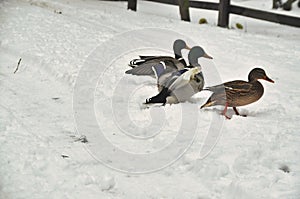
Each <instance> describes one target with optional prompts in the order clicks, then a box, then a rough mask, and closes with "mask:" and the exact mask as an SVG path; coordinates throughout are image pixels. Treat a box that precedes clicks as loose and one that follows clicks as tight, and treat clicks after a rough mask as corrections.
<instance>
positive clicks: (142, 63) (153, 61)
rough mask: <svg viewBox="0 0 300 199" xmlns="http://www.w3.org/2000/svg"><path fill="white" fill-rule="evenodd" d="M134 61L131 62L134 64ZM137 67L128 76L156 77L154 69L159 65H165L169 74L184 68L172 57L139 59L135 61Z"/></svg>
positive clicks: (129, 71) (128, 72) (128, 71)
mask: <svg viewBox="0 0 300 199" xmlns="http://www.w3.org/2000/svg"><path fill="white" fill-rule="evenodd" d="M133 61H134V60H132V61H131V62H133ZM134 62H135V64H136V66H135V67H134V68H132V69H130V70H127V71H126V72H125V73H126V74H132V75H148V76H154V75H155V74H154V72H153V69H152V67H153V66H156V65H158V64H164V65H165V70H166V71H168V72H171V71H175V70H178V67H179V68H180V67H182V65H183V64H182V63H181V62H180V61H178V60H177V59H175V58H172V57H159V58H157V57H155V58H147V59H143V60H141V59H139V60H135V61H134Z"/></svg>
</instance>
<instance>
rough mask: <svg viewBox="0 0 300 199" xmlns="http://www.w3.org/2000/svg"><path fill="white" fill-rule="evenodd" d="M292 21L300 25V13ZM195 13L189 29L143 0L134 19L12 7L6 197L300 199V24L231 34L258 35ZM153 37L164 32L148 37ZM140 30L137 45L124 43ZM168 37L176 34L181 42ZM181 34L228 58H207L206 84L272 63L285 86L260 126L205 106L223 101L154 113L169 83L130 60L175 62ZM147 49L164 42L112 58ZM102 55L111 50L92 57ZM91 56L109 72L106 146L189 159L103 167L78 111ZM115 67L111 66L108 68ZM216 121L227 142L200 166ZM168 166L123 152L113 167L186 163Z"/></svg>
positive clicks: (94, 7)
mask: <svg viewBox="0 0 300 199" xmlns="http://www.w3.org/2000/svg"><path fill="white" fill-rule="evenodd" d="M233 3H236V4H238V5H247V6H250V7H254V5H257V4H259V6H260V7H261V8H262V9H266V10H269V11H271V0H268V1H258V0H253V1H233ZM276 12H280V13H286V12H284V11H276ZM292 15H297V16H299V8H297V7H296V6H295V5H294V7H293V11H292ZM191 17H192V22H191V23H187V22H182V21H180V20H179V16H178V8H177V7H174V6H169V5H161V4H156V3H151V2H144V1H138V11H137V12H132V11H128V10H127V3H126V2H106V1H93V0H72V1H68V0H52V1H50V0H9V1H8V0H2V1H0V19H1V23H0V26H1V29H0V31H1V32H0V60H1V62H0V93H1V98H0V134H1V136H0V146H1V147H0V179H1V180H0V198H1V199H2V198H3V199H21V198H22V199H23V198H64V199H65V198H72V199H74V198H122V199H123V198H128V199H129V198H130V199H131V198H178V199H179V198H180V199H181V198H188V199H190V198H194V199H200V198H201V199H208V198H222V199H223V198H226V199H234V198H238V199H241V198H243V199H248V198H249V199H253V198H265V199H270V198H274V199H275V198H287V199H297V198H299V196H300V164H299V162H300V150H299V149H300V146H299V143H300V136H299V123H298V122H299V120H300V116H299V113H300V88H299V84H298V83H297V82H298V78H299V75H300V67H299V62H300V37H299V35H300V29H299V28H293V27H289V26H284V25H279V24H274V23H269V22H264V21H260V20H255V19H249V18H245V17H240V16H232V17H231V24H230V27H235V24H236V23H241V24H242V25H243V26H244V29H242V30H238V29H223V28H219V27H216V25H215V24H216V17H217V12H213V11H206V10H197V9H191ZM201 17H205V18H207V19H208V24H207V25H199V24H198V21H199V19H200V18H201ZM145 28H152V29H151V30H149V29H148V30H149V32H148V33H147V34H134V32H135V30H136V29H139V30H145ZM155 30H162V31H161V32H160V31H155ZM128 31H129V32H130V31H132V32H133V34H134V37H132V38H131V39H128V38H127V37H124V38H123V39H122V37H120V36H122V35H123V34H124V33H125V32H128ZM168 31H172V32H174V35H170V36H169V37H168V36H167V35H166V33H168ZM125 35H126V34H125ZM129 35H130V34H129ZM178 35H184V36H186V40H187V43H188V44H189V43H190V44H189V45H191V46H193V45H201V46H202V47H203V48H204V49H205V50H206V52H207V53H208V54H210V55H212V56H213V57H214V59H213V60H205V59H203V58H201V59H199V62H200V64H201V66H202V70H203V73H204V77H205V79H206V86H211V85H214V84H217V83H220V82H219V81H220V80H222V81H229V80H235V79H244V80H246V79H247V75H248V72H249V71H250V70H251V69H252V68H254V67H262V68H264V69H265V70H266V72H267V74H268V76H269V77H271V78H272V79H273V80H274V81H275V84H271V83H269V82H262V83H263V85H264V88H265V93H264V96H263V97H262V98H261V99H260V100H259V101H258V102H256V103H253V104H251V105H248V106H245V107H241V108H239V110H240V112H241V113H242V114H247V115H248V117H239V116H235V115H233V118H232V119H231V120H225V119H224V117H223V116H221V115H220V112H221V111H222V108H223V107H213V108H208V109H204V110H199V107H200V106H201V105H202V104H203V103H204V102H205V101H206V100H207V97H208V96H209V92H201V93H199V94H197V95H195V96H194V97H193V98H192V100H191V101H189V102H185V103H182V104H178V105H171V106H170V105H166V106H165V107H150V108H148V109H145V108H143V107H142V105H141V104H142V103H143V102H144V100H145V99H146V98H148V97H151V96H153V95H155V94H156V93H157V90H156V87H155V86H156V85H155V80H154V79H153V78H151V77H135V76H131V75H126V74H125V73H124V72H125V71H126V70H127V69H129V67H128V66H127V64H128V63H129V61H130V60H131V59H133V58H136V57H137V56H138V55H140V54H164V55H165V54H168V55H170V56H172V49H171V46H172V42H173V41H174V38H175V36H178ZM155 38H156V39H155ZM152 40H156V41H160V42H161V43H151V41H152ZM116 41H120V42H116ZM133 41H137V42H140V43H139V44H142V43H143V42H145V46H151V45H152V47H151V48H140V49H136V50H133V51H128V52H126V53H125V54H119V55H117V56H116V57H115V59H113V60H111V59H109V58H110V57H112V56H115V53H116V52H119V51H120V52H121V51H122V49H127V48H128V49H129V48H130V49H131V48H132V49H135V48H134V47H135V45H137V44H136V43H133ZM108 42H109V43H108ZM168 45H169V47H168ZM99 46H100V47H101V46H107V48H105V49H102V48H100V49H99V48H98V47H99ZM153 46H154V47H153ZM109 49H116V50H115V51H113V52H112V51H109ZM118 50H119V51H118ZM95 52H98V53H99V52H103V54H97V53H96V55H97V56H96V57H95V56H92V57H91V55H93V53H95ZM187 53H188V52H187V51H184V52H183V54H184V57H185V58H186V57H187ZM20 58H22V60H21V62H20V65H19V69H18V70H17V71H16V73H15V74H14V71H15V69H16V66H17V63H18V60H19V59H20ZM89 61H91V63H99V70H95V71H89V73H87V74H88V75H93V74H97V73H98V72H99V71H103V72H102V73H101V76H100V77H98V79H93V78H92V77H89V76H85V77H86V80H87V81H95V82H96V83H97V87H96V88H95V90H94V97H95V99H94V104H93V107H94V112H93V114H95V118H96V119H97V122H98V123H99V124H100V125H99V126H100V128H101V131H102V132H103V134H104V136H105V138H106V139H107V140H108V141H109V142H110V143H112V144H113V145H114V146H115V148H118V149H122V150H124V151H128V152H132V153H135V154H139V153H143V154H148V153H149V154H152V153H154V152H159V151H160V150H161V149H162V148H164V147H166V146H168V145H171V144H173V145H174V146H178V148H175V149H174V148H173V149H172V150H170V151H169V153H170V154H171V155H173V156H174V157H175V156H176V155H177V156H178V157H179V154H180V155H181V156H180V158H178V160H177V161H175V162H173V164H171V165H169V166H168V167H166V168H163V169H159V170H158V171H156V172H151V173H147V174H134V172H129V173H128V172H124V171H123V172H119V171H117V170H115V169H116V168H115V169H112V168H109V167H107V166H105V165H104V164H102V163H101V162H100V161H97V157H98V156H97V155H96V156H97V157H96V158H95V154H98V153H99V154H100V155H103V154H107V155H108V154H111V151H109V150H108V149H107V148H104V147H103V146H102V145H101V142H100V141H99V140H98V139H97V138H98V136H99V135H98V134H97V133H96V132H89V131H86V132H80V131H79V130H78V129H79V127H78V123H76V119H74V117H76V111H77V110H76V109H75V111H74V107H73V102H74V101H76V99H73V93H74V92H76V88H78V87H76V83H77V82H76V80H77V78H78V77H79V75H80V71H83V69H84V68H85V67H87V66H88V65H87V63H90V62H89ZM101 63H102V64H103V63H109V65H107V66H105V68H103V67H102V65H101ZM100 66H101V67H102V68H101V67H100ZM120 82H121V83H122V84H120ZM80 88H81V87H80ZM82 89H83V90H82V93H85V92H86V90H85V87H82ZM77 91H78V90H77ZM125 94H126V95H125ZM80 99H81V98H80ZM82 99H84V98H82ZM83 103H84V101H83ZM111 104H112V105H113V106H111ZM80 111H83V110H82V109H80ZM229 114H233V111H232V110H229ZM74 115H75V116H74ZM83 117H85V115H83ZM83 120H84V118H83ZM212 120H215V121H218V123H217V124H219V125H220V128H222V131H221V132H220V133H221V134H217V135H213V136H215V137H214V138H213V139H215V140H214V141H217V142H216V145H215V146H214V148H213V150H212V151H210V153H209V154H208V155H207V156H205V158H200V157H201V156H200V150H201V147H202V146H204V147H205V145H203V144H205V138H206V135H207V132H208V131H209V129H210V128H217V126H214V125H213V124H214V123H212ZM182 121H187V124H189V123H188V122H191V123H190V124H191V126H189V125H185V128H184V129H183V130H182V132H181V133H182V135H183V136H180V135H179V134H180V133H178V132H179V129H180V128H181V127H182V126H184V124H182ZM84 122H86V123H85V124H87V126H88V125H90V124H91V121H88V120H84ZM193 122H194V123H193ZM195 124H196V128H194V127H195ZM124 129H125V131H126V132H130V133H131V137H130V136H127V135H126V134H124V132H122V130H124ZM191 133H194V134H195V137H193V135H194V134H191ZM185 135H186V136H185ZM81 136H86V137H81ZM147 136H148V138H149V139H136V138H140V137H147ZM189 136H190V137H189ZM133 137H134V138H135V139H132V138H133ZM191 137H192V138H193V140H192V141H193V143H192V145H191V146H190V147H188V150H186V151H184V149H185V148H180V146H181V144H183V143H188V141H189V140H188V139H189V138H191ZM174 140H176V142H175V141H174ZM185 147H186V146H185ZM91 150H92V151H91ZM93 150H94V151H93ZM96 150H97V151H96ZM106 150H107V153H106ZM182 152H184V153H182ZM112 154H113V153H112ZM93 155H94V156H93ZM173 156H172V157H173ZM160 157H162V158H161V159H159V160H158V161H157V162H155V161H151V162H146V161H147V160H145V162H141V165H134V164H132V165H130V163H131V161H132V163H135V159H134V158H133V159H132V160H131V159H127V158H126V157H125V156H124V157H122V156H120V157H119V156H115V157H113V155H112V156H111V157H107V158H108V159H109V158H111V159H113V160H115V161H116V162H106V163H105V164H106V165H114V166H116V167H117V166H120V167H121V169H120V168H119V169H120V170H122V168H126V169H128V168H129V170H130V171H134V169H136V168H141V169H149V168H150V169H151V168H154V167H155V166H157V164H158V163H161V162H163V161H164V160H166V159H167V158H170V159H172V157H168V156H160ZM151 158H153V157H151ZM154 158H155V157H154ZM164 158H166V159H164ZM123 163H124V165H123ZM122 166H123V167H122ZM130 166H132V168H131V167H130ZM161 166H162V165H161Z"/></svg>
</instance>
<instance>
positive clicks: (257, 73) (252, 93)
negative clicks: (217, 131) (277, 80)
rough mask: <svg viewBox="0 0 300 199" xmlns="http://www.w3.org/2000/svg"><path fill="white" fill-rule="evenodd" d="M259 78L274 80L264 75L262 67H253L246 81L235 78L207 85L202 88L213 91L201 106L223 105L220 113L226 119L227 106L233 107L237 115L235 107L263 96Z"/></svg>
mask: <svg viewBox="0 0 300 199" xmlns="http://www.w3.org/2000/svg"><path fill="white" fill-rule="evenodd" d="M259 79H263V80H266V81H268V82H272V83H274V81H273V80H272V79H270V78H269V77H268V76H267V75H266V72H265V71H264V70H263V69H261V68H254V69H252V70H251V71H250V73H249V75H248V82H246V81H242V80H235V81H230V82H226V83H224V84H220V85H217V86H212V87H208V88H206V89H204V90H209V91H211V92H213V94H212V95H211V96H210V98H209V99H208V100H207V102H206V103H205V104H204V105H202V106H201V108H204V107H210V106H215V105H224V106H225V108H224V110H223V112H222V114H223V115H224V116H225V117H226V118H227V119H230V117H228V116H227V115H226V112H227V107H233V110H234V112H235V113H236V114H237V115H240V114H239V112H238V110H237V108H236V107H238V106H245V105H248V104H251V103H253V102H256V101H257V100H259V99H260V98H261V97H262V96H263V93H264V87H263V85H262V84H261V83H260V82H259V81H258V80H259ZM243 116H245V115H243Z"/></svg>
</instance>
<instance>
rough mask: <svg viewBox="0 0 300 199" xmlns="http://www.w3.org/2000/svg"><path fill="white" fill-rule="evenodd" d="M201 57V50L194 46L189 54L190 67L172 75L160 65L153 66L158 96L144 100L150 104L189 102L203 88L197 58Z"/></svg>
mask: <svg viewBox="0 0 300 199" xmlns="http://www.w3.org/2000/svg"><path fill="white" fill-rule="evenodd" d="M201 56H203V49H202V48H201V47H200V46H195V47H193V48H192V49H191V51H190V52H189V55H188V58H189V62H190V67H189V68H185V69H182V70H179V71H175V72H172V73H166V72H165V71H164V70H163V66H162V65H161V64H159V65H157V66H154V67H153V71H154V73H155V75H156V77H157V84H158V90H159V94H158V95H156V96H154V97H151V98H149V99H147V100H146V104H150V103H163V104H165V103H169V104H173V103H179V102H184V101H187V100H189V99H190V98H191V97H192V96H193V95H194V94H195V93H197V92H199V91H201V90H202V89H203V86H204V78H203V74H202V72H201V66H200V65H199V63H198V58H200V57H201Z"/></svg>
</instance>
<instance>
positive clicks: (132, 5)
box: [127, 0, 137, 11]
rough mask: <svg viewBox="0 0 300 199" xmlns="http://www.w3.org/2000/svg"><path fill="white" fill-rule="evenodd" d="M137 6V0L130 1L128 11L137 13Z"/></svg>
mask: <svg viewBox="0 0 300 199" xmlns="http://www.w3.org/2000/svg"><path fill="white" fill-rule="evenodd" d="M136 4H137V0H128V6H127V9H128V10H133V11H136Z"/></svg>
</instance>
